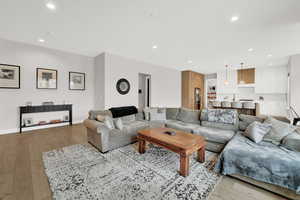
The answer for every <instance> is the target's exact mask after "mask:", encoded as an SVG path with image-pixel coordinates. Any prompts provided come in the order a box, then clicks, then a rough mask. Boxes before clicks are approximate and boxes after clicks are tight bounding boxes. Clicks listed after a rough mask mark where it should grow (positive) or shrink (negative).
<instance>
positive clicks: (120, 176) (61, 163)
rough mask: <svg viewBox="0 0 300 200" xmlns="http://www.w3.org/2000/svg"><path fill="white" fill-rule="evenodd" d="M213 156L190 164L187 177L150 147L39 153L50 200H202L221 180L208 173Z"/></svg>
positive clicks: (173, 159)
mask: <svg viewBox="0 0 300 200" xmlns="http://www.w3.org/2000/svg"><path fill="white" fill-rule="evenodd" d="M215 158H216V154H214V153H211V152H208V151H206V162H205V163H203V164H201V163H199V162H197V161H196V154H195V155H193V156H192V157H191V159H190V175H189V176H188V177H182V176H180V175H179V174H178V169H179V155H178V154H176V153H173V152H170V151H168V150H165V149H163V148H160V147H157V146H154V145H151V146H150V147H149V148H148V149H147V151H146V153H145V154H139V153H138V152H137V151H136V149H135V147H134V145H128V146H125V147H122V148H119V149H116V150H114V151H111V152H109V153H105V154H102V153H100V152H99V151H97V150H96V149H95V148H94V147H92V146H90V145H89V144H80V145H73V146H68V147H65V148H62V149H58V150H53V151H49V152H45V153H43V161H44V166H45V171H46V175H47V176H48V180H49V183H50V187H51V190H52V194H53V199H57V200H73V199H84V200H88V199H90V200H96V199H99V200H100V199H104V200H106V199H107V200H121V199H124V200H125V199H128V200H146V199H149V200H158V199H168V200H177V199H181V200H182V199H184V200H189V199H197V200H199V199H207V197H208V196H209V193H210V192H211V191H212V190H213V189H214V187H215V186H216V184H217V183H218V181H219V180H220V179H221V176H220V175H218V174H216V173H214V172H213V171H211V170H209V169H208V166H210V165H211V163H212V162H211V161H212V160H215Z"/></svg>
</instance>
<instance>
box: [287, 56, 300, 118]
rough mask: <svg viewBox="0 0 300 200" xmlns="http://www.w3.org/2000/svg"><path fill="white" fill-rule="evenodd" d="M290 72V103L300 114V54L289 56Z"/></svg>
mask: <svg viewBox="0 0 300 200" xmlns="http://www.w3.org/2000/svg"><path fill="white" fill-rule="evenodd" d="M289 73H290V91H289V95H290V96H289V97H290V105H291V106H292V107H293V108H294V109H295V111H296V112H297V113H298V115H300V92H299V88H300V54H298V55H294V56H291V57H290V60H289Z"/></svg>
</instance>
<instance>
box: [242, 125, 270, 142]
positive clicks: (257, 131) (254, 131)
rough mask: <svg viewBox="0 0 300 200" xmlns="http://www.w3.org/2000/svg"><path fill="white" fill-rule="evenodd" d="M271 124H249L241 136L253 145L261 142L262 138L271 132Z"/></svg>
mask: <svg viewBox="0 0 300 200" xmlns="http://www.w3.org/2000/svg"><path fill="white" fill-rule="evenodd" d="M271 128H272V127H271V124H266V123H260V122H253V123H252V124H250V125H249V126H248V127H247V128H246V130H245V132H243V135H244V136H246V137H247V138H249V139H250V140H252V141H253V142H255V143H259V142H261V141H262V139H263V138H264V136H265V135H266V134H267V133H268V132H269V131H270V130H271Z"/></svg>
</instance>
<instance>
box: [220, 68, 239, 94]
mask: <svg viewBox="0 0 300 200" xmlns="http://www.w3.org/2000/svg"><path fill="white" fill-rule="evenodd" d="M225 81H226V71H222V72H218V73H217V93H218V94H234V93H236V92H237V71H236V70H228V80H227V81H228V84H225Z"/></svg>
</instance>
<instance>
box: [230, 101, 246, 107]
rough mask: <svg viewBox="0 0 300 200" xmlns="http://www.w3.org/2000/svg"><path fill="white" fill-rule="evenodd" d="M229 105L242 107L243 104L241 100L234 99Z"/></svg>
mask: <svg viewBox="0 0 300 200" xmlns="http://www.w3.org/2000/svg"><path fill="white" fill-rule="evenodd" d="M231 107H232V108H243V104H242V102H239V101H234V102H232V103H231Z"/></svg>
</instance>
